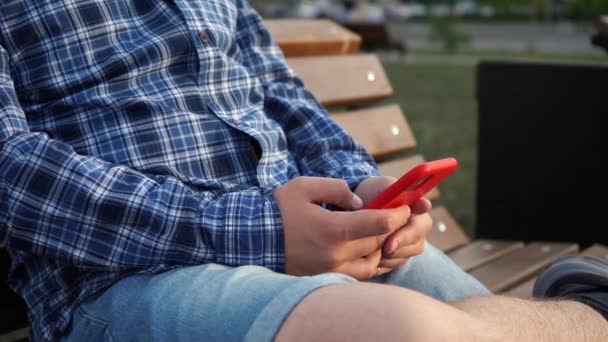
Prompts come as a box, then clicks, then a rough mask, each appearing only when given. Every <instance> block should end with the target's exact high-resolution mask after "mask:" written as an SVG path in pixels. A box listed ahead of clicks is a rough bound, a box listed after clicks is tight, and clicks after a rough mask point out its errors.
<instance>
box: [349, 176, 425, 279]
mask: <svg viewBox="0 0 608 342" xmlns="http://www.w3.org/2000/svg"><path fill="white" fill-rule="evenodd" d="M396 180H397V179H396V178H394V177H388V176H381V177H371V178H368V179H366V180H364V181H363V182H361V184H359V186H358V187H357V189H356V190H355V194H357V195H358V196H359V197H361V199H362V200H363V203H367V202H369V201H371V200H372V199H373V198H374V197H376V196H377V195H378V194H380V193H381V192H382V191H384V190H385V189H386V188H388V187H389V186H390V185H392V184H393V183H394V182H395V181H396ZM431 207H432V205H431V202H430V201H429V200H427V199H426V198H421V199H420V200H418V201H416V202H415V203H414V204H412V205H411V216H409V219H408V220H407V223H406V224H405V225H404V226H403V227H401V228H400V229H398V230H397V231H395V232H393V233H391V234H390V235H389V236H388V237H387V238H386V240H385V242H384V245H383V246H382V251H383V253H382V259H381V261H380V264H379V269H378V274H384V273H388V272H390V271H392V270H393V269H395V268H397V267H399V266H401V265H403V264H405V263H406V262H407V261H408V260H409V258H410V257H412V256H415V255H419V254H422V252H423V251H424V243H425V240H426V235H427V234H428V232H429V231H430V230H431V228H432V226H433V220H432V219H431V216H430V215H429V214H428V212H429V211H430V210H431Z"/></svg>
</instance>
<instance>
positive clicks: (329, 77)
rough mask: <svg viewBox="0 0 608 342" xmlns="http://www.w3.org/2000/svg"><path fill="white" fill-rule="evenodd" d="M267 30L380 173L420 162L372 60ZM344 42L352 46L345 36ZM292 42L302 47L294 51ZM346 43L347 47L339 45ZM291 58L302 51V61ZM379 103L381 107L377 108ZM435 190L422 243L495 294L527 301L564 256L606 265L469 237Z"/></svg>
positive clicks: (572, 250) (562, 248)
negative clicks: (429, 224) (541, 278)
mask: <svg viewBox="0 0 608 342" xmlns="http://www.w3.org/2000/svg"><path fill="white" fill-rule="evenodd" d="M267 23H268V27H269V28H270V30H271V34H272V35H273V37H276V40H277V43H278V45H279V46H280V47H281V48H282V49H284V51H285V53H286V55H287V57H288V63H289V64H290V66H291V67H292V68H293V69H294V71H295V72H296V73H297V74H298V75H299V76H300V77H301V78H302V80H303V81H304V84H305V85H306V87H307V88H308V89H309V90H310V91H311V92H312V93H313V94H314V95H315V96H316V97H317V98H318V99H319V101H320V102H321V103H322V104H323V105H324V106H325V107H326V108H327V109H328V110H329V111H330V113H331V116H332V118H333V119H334V120H335V121H336V122H337V123H338V124H340V125H341V126H342V127H343V128H344V129H345V130H346V131H347V132H348V133H350V134H351V135H352V136H353V137H354V139H355V140H356V141H358V142H359V143H361V144H362V145H363V146H364V147H365V148H366V149H367V150H368V151H369V152H370V154H371V155H372V156H373V157H374V159H375V160H376V161H377V162H378V165H379V168H380V171H381V172H382V174H384V175H391V176H395V177H398V176H400V175H401V174H403V173H404V172H405V171H407V170H409V169H411V168H412V167H414V166H415V165H417V164H419V163H420V162H422V161H424V160H425V158H424V156H422V155H420V154H419V153H417V152H416V139H415V137H414V135H413V134H412V130H411V129H410V127H409V125H408V121H407V118H406V116H407V108H406V109H405V115H404V113H403V110H402V108H400V107H399V106H398V105H391V104H389V105H387V104H386V103H387V102H390V99H391V97H392V96H393V95H394V94H393V88H392V86H391V84H390V81H389V80H388V78H387V76H386V74H385V72H384V69H383V66H382V63H381V62H380V60H379V59H378V58H377V56H376V55H375V54H370V53H368V52H365V51H361V50H359V51H353V50H352V49H349V50H348V51H347V50H345V49H335V50H334V54H328V50H327V49H324V48H323V47H322V44H320V43H318V42H322V41H323V39H324V37H323V34H321V35H319V37H318V39H317V40H315V39H312V37H311V35H310V32H320V31H321V29H320V28H319V29H317V30H312V29H310V27H311V26H314V23H315V21H314V20H313V21H310V20H309V21H306V22H303V21H300V20H299V19H294V20H282V21H281V25H280V27H281V30H280V31H281V32H282V33H279V32H275V31H273V28H275V27H278V25H274V23H273V20H267ZM304 25H306V32H308V33H307V34H306V37H307V39H306V40H304V39H300V38H298V36H299V35H302V32H303V31H304ZM318 25H319V26H320V27H321V25H323V28H324V30H328V29H329V28H328V26H327V25H328V23H327V21H320V22H319V23H318ZM333 25H335V28H334V29H331V30H333V31H340V32H343V30H345V29H347V28H346V27H342V26H340V25H339V24H336V23H333ZM298 27H301V28H300V29H299V28H298ZM285 32H289V33H290V34H291V35H292V36H289V35H286V34H285ZM353 34H356V33H354V32H353ZM343 36H344V37H345V39H351V40H353V39H355V38H353V37H352V35H351V34H344V35H343ZM355 40H356V39H355ZM296 41H299V42H301V44H306V45H308V46H306V47H299V48H297V49H296V48H294V42H296ZM363 43H364V42H363ZM345 44H348V43H347V42H344V43H343V44H342V45H345ZM337 45H340V44H337ZM349 46H352V45H349ZM317 47H318V50H317ZM294 51H306V55H305V56H302V55H298V54H296V53H294ZM380 100H384V101H382V104H380V102H381V101H380ZM387 100H388V101H387ZM440 190H441V189H435V190H434V191H433V192H432V193H430V194H428V196H427V197H428V198H429V199H431V200H432V201H433V202H434V209H433V210H432V212H431V216H432V217H433V220H434V227H433V230H432V232H431V233H430V234H429V236H428V240H429V242H430V243H432V244H433V245H435V246H437V247H438V248H439V249H441V250H443V251H444V252H446V254H447V255H448V256H449V257H451V258H452V259H453V260H454V261H455V262H456V263H457V264H458V265H459V266H461V267H462V268H463V269H464V270H465V271H467V272H469V273H470V274H472V275H473V276H474V277H476V278H477V279H479V280H480V281H481V282H482V283H484V284H485V285H486V286H488V288H489V289H491V290H492V291H494V292H495V293H497V294H505V295H509V294H512V295H517V296H520V297H531V294H532V285H533V281H534V279H535V277H536V276H537V275H538V274H539V273H540V272H541V271H542V270H544V269H545V268H546V267H547V266H549V265H550V264H551V263H552V262H553V261H555V260H556V259H557V258H559V257H561V256H563V255H576V254H581V253H582V254H585V255H586V254H589V255H590V254H597V255H601V254H602V253H604V257H607V258H608V252H606V251H607V249H606V247H605V246H602V245H599V244H596V245H593V246H591V247H590V248H588V249H585V250H581V246H580V245H579V244H578V243H576V242H555V241H551V240H550V239H549V237H548V238H547V239H546V240H540V241H523V240H517V239H515V240H504V239H502V240H501V239H477V238H475V237H471V236H468V235H467V234H466V233H465V232H464V231H463V229H462V228H461V227H460V225H459V224H458V222H457V221H456V220H455V219H454V217H453V216H452V215H451V214H450V212H449V210H448V208H446V207H445V206H444V205H441V204H439V205H437V204H436V203H437V202H438V200H439V199H440V198H441V195H442V193H441V191H440Z"/></svg>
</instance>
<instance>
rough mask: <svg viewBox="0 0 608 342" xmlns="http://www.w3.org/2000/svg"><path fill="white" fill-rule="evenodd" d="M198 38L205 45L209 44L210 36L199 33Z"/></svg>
mask: <svg viewBox="0 0 608 342" xmlns="http://www.w3.org/2000/svg"><path fill="white" fill-rule="evenodd" d="M198 37H199V38H200V40H201V42H202V43H203V44H207V43H209V35H207V34H206V33H205V32H199V34H198Z"/></svg>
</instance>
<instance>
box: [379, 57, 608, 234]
mask: <svg viewBox="0 0 608 342" xmlns="http://www.w3.org/2000/svg"><path fill="white" fill-rule="evenodd" d="M494 56H498V55H497V54H493V53H484V54H476V55H473V56H472V57H473V58H474V60H479V58H488V57H494ZM500 56H502V58H501V59H503V60H504V59H514V60H544V61H549V60H551V61H563V60H573V61H574V60H575V61H581V62H592V63H597V62H602V63H608V56H607V57H605V59H598V58H597V57H591V58H590V56H584V55H583V56H581V55H559V56H554V55H553V56H551V55H535V54H528V55H525V54H510V55H500ZM416 57H417V58H416V59H417V60H420V59H421V57H424V55H420V54H418V55H417V56H416ZM435 57H437V55H435ZM384 66H385V69H386V73H387V75H388V77H389V79H390V82H391V84H392V85H393V88H394V90H395V95H394V96H393V97H392V98H391V99H389V100H388V101H387V102H388V103H398V104H399V105H400V106H401V108H402V109H403V111H404V113H405V116H406V118H407V120H408V122H409V124H410V126H411V127H412V130H413V131H414V135H415V136H416V139H417V142H418V146H417V148H416V149H415V150H414V151H410V152H408V154H413V153H420V154H422V155H423V156H424V157H425V158H426V159H427V160H430V159H437V158H443V157H455V158H456V159H458V160H459V162H460V167H459V169H458V170H457V171H456V172H455V173H454V174H453V175H452V176H451V177H450V178H448V179H447V180H446V181H445V182H444V183H443V184H441V185H440V187H439V189H440V190H441V193H442V197H441V198H440V199H439V200H438V201H437V202H436V203H435V205H436V206H437V205H440V204H443V205H445V206H446V207H447V208H448V209H449V211H450V213H451V214H452V215H453V216H454V217H455V219H456V221H457V222H458V223H460V224H461V225H462V227H463V229H464V230H465V231H466V232H467V233H468V234H470V236H474V232H475V214H476V213H475V205H476V203H475V196H476V176H477V104H476V100H475V63H454V62H453V60H450V58H449V57H447V58H446V59H445V63H441V62H437V61H435V62H434V63H432V64H425V63H419V64H406V63H398V62H384Z"/></svg>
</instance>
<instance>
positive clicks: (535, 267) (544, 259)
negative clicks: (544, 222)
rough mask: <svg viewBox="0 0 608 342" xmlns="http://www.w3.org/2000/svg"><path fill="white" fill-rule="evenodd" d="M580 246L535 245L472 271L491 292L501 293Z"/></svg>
mask: <svg viewBox="0 0 608 342" xmlns="http://www.w3.org/2000/svg"><path fill="white" fill-rule="evenodd" d="M577 251H578V244H576V243H559V242H535V243H531V244H529V245H527V246H526V247H524V248H520V249H517V250H515V251H513V252H511V253H508V254H506V255H503V256H502V257H500V258H497V259H494V260H493V261H490V262H488V263H485V264H483V265H482V266H480V267H478V268H476V269H474V270H473V271H471V272H470V273H471V275H472V276H473V277H475V278H477V279H478V280H479V281H481V282H482V283H483V284H485V285H486V286H487V287H488V289H490V291H492V292H494V293H501V292H503V291H505V290H508V289H510V288H513V287H515V286H517V285H518V284H520V283H521V282H523V281H524V280H526V279H529V278H530V277H533V276H534V275H535V274H537V273H538V272H540V271H541V270H542V269H544V268H545V267H547V266H549V265H550V264H551V263H552V262H553V261H554V260H555V259H557V258H559V257H560V256H563V255H572V254H576V253H577Z"/></svg>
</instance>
